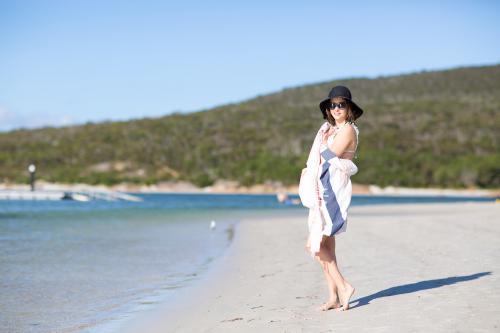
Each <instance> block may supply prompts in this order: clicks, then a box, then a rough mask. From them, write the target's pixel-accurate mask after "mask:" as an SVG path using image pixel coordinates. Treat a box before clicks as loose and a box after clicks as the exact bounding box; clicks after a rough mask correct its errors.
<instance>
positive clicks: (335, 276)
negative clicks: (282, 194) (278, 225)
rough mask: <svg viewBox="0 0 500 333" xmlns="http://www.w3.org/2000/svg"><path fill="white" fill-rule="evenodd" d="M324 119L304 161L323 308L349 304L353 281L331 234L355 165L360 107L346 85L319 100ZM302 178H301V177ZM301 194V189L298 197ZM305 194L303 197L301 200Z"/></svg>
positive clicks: (343, 220) (343, 222) (341, 221)
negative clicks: (324, 298) (339, 262)
mask: <svg viewBox="0 0 500 333" xmlns="http://www.w3.org/2000/svg"><path fill="white" fill-rule="evenodd" d="M319 106H320V109H321V112H322V113H323V118H324V119H326V122H325V123H324V124H323V126H321V128H320V129H319V131H318V133H317V135H316V139H315V141H314V143H313V147H312V149H311V152H310V154H309V159H308V161H307V169H309V168H311V169H314V170H315V172H311V173H310V174H313V176H312V177H314V183H315V186H314V190H315V193H314V198H315V200H313V203H312V204H309V206H308V207H309V208H310V209H309V220H308V224H309V237H308V241H307V245H306V247H307V249H308V250H309V251H310V252H311V254H312V255H313V256H314V257H315V258H316V259H317V260H318V261H319V263H320V264H321V267H322V268H323V273H324V275H325V279H326V282H327V284H328V290H329V294H330V297H329V299H328V301H327V302H326V303H324V304H323V305H322V307H321V309H322V310H323V311H326V310H330V309H334V308H336V309H338V310H339V311H344V310H347V309H348V308H349V300H350V298H351V297H352V295H353V294H354V290H355V289H354V287H353V286H352V285H351V284H350V283H349V282H347V280H346V279H345V278H344V277H343V276H342V274H341V273H340V271H339V268H338V266H337V258H336V255H335V235H337V234H339V233H341V232H344V231H345V230H346V227H347V211H348V208H349V205H350V202H351V196H352V184H351V180H350V176H352V175H354V174H356V173H357V171H358V168H357V167H356V165H355V164H354V163H353V162H352V159H353V158H354V157H355V153H356V149H357V146H358V134H359V130H358V128H357V126H356V125H355V124H354V121H355V120H356V119H357V118H359V117H360V116H361V115H362V114H363V110H362V109H361V108H360V107H359V106H358V105H356V103H354V101H353V100H352V97H351V92H350V91H349V89H348V88H347V87H344V86H336V87H334V88H333V89H332V90H331V91H330V94H329V95H328V98H327V99H325V100H324V101H322V102H321V103H320V105H319ZM301 182H302V179H301ZM303 196H305V195H303V194H301V198H302V197H303ZM304 201H305V200H303V202H304Z"/></svg>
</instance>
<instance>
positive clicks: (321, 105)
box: [319, 97, 363, 120]
mask: <svg viewBox="0 0 500 333" xmlns="http://www.w3.org/2000/svg"><path fill="white" fill-rule="evenodd" d="M342 98H343V99H345V100H348V101H349V102H350V103H351V105H352V113H353V115H354V120H356V119H358V118H359V117H361V115H362V114H363V109H362V108H360V107H359V106H358V105H357V104H356V103H354V102H353V101H352V100H351V99H348V98H345V97H342ZM329 103H330V98H327V99H325V100H323V101H322V102H321V103H319V109H320V110H321V113H323V119H326V118H327V117H326V110H327V107H328V104H329Z"/></svg>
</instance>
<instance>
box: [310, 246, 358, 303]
mask: <svg viewBox="0 0 500 333" xmlns="http://www.w3.org/2000/svg"><path fill="white" fill-rule="evenodd" d="M325 238H326V239H323V242H321V247H325V251H320V254H319V257H320V260H322V261H325V262H326V263H327V265H326V270H327V272H328V274H329V275H330V276H331V278H332V280H333V281H334V282H335V285H336V286H337V292H338V295H339V299H340V303H341V304H342V306H343V310H347V309H349V300H350V299H351V297H352V295H353V294H354V291H355V289H354V287H353V286H351V284H350V283H349V282H347V281H346V280H345V279H344V277H343V276H342V274H341V273H340V271H339V268H338V266H337V258H336V255H335V238H334V237H325Z"/></svg>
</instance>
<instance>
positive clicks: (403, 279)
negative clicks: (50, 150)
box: [116, 203, 500, 333]
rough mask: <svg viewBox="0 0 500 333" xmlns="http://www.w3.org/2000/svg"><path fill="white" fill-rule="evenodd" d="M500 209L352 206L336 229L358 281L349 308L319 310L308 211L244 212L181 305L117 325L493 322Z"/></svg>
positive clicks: (331, 327)
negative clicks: (343, 226)
mask: <svg viewBox="0 0 500 333" xmlns="http://www.w3.org/2000/svg"><path fill="white" fill-rule="evenodd" d="M498 213H500V206H498V205H496V204H495V203H465V204H464V203H446V204H443V203H432V204H398V205H380V206H355V207H352V208H351V209H350V217H349V224H348V228H347V233H346V234H342V235H339V236H338V237H337V239H338V241H337V255H338V259H339V265H340V268H341V271H342V273H343V274H344V275H345V276H346V277H347V278H348V280H349V281H350V282H351V283H352V284H353V285H354V286H355V287H356V293H355V295H354V296H353V298H352V299H351V309H350V310H349V311H347V312H344V313H339V312H337V311H335V310H332V311H328V312H321V311H318V309H317V307H318V306H319V305H320V303H321V302H322V301H323V300H324V299H325V297H327V289H326V283H325V282H324V280H323V274H322V272H321V268H320V267H319V265H318V264H317V263H316V262H315V261H314V260H312V259H311V257H310V256H309V255H307V253H305V250H304V244H305V238H306V236H307V235H306V232H307V225H306V220H307V211H306V210H305V209H304V212H303V213H297V212H296V214H295V216H290V215H289V214H284V215H281V216H273V217H269V218H262V217H247V218H242V219H241V221H240V222H239V224H238V227H237V229H236V235H235V238H234V239H233V243H232V244H231V246H230V248H228V249H227V252H226V253H225V254H224V256H223V257H221V258H219V259H218V261H217V262H216V263H214V264H215V265H214V267H212V268H211V269H210V271H209V272H208V273H207V274H206V276H205V277H204V278H202V279H200V280H199V281H197V283H196V284H195V285H193V286H191V287H189V288H186V289H184V290H181V291H180V293H179V294H178V301H177V303H176V304H175V305H174V304H170V305H163V306H159V307H158V308H157V309H155V310H154V311H151V312H149V313H148V314H144V316H142V317H141V318H135V319H134V320H132V321H129V322H127V323H126V324H127V325H126V326H125V327H120V329H119V330H117V331H116V332H119V331H120V332H122V331H123V332H128V333H133V332H151V333H156V332H161V331H176V332H193V331H196V332H233V331H238V332H251V331H252V332H253V331H255V330H260V331H263V332H319V331H325V332H328V331H335V332H347V331H352V330H353V329H354V330H366V329H372V330H378V331H402V332H410V331H415V330H417V331H419V330H422V331H425V330H432V331H443V332H444V331H471V330H495V328H497V327H499V326H500V320H499V319H498V318H497V316H496V313H495V311H496V310H495V309H496V307H497V306H498V305H500V296H499V295H497V294H496V293H492V292H491V291H492V290H496V289H497V288H498V287H500V279H499V278H498V277H497V276H496V272H498V271H500V260H499V259H497V255H496V253H498V250H499V249H500V248H499V245H498V244H497V243H498V242H497V239H498V235H500V225H499V224H498V223H497V224H495V223H494V221H495V216H498ZM471 220H472V221H473V223H472V224H471V222H469V221H471ZM421 239H426V241H425V242H421ZM360 244H362V246H359V245H360ZM478 297H479V298H478ZM464 319H466V320H464Z"/></svg>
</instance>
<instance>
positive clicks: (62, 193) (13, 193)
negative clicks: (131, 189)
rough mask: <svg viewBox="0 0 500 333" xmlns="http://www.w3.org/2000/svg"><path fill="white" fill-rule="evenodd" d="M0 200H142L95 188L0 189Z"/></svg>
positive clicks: (133, 196)
mask: <svg viewBox="0 0 500 333" xmlns="http://www.w3.org/2000/svg"><path fill="white" fill-rule="evenodd" d="M0 200H74V201H91V200H105V201H119V200H125V201H136V202H138V201H142V199H141V198H139V197H137V196H135V195H130V194H126V193H122V192H113V191H96V190H78V191H74V190H35V191H30V190H0Z"/></svg>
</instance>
